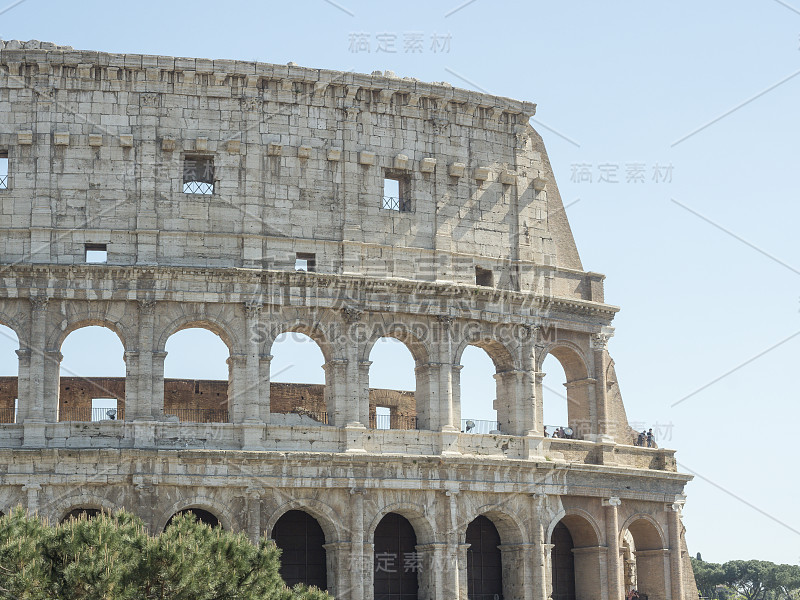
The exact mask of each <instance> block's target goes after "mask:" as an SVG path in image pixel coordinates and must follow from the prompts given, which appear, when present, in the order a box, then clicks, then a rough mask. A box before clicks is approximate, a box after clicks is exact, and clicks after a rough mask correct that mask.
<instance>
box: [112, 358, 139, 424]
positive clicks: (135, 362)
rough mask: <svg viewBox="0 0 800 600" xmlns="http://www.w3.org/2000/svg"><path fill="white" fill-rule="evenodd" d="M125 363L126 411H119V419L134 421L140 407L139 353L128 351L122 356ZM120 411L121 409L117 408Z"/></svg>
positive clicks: (124, 399)
mask: <svg viewBox="0 0 800 600" xmlns="http://www.w3.org/2000/svg"><path fill="white" fill-rule="evenodd" d="M122 359H123V360H124V361H125V397H124V398H123V406H124V407H125V409H124V410H117V419H120V420H124V421H132V420H133V416H134V415H135V414H136V413H137V411H138V406H139V386H138V385H137V382H138V380H139V352H138V351H136V350H126V351H125V353H124V354H123V355H122ZM117 408H118V409H119V408H120V407H117Z"/></svg>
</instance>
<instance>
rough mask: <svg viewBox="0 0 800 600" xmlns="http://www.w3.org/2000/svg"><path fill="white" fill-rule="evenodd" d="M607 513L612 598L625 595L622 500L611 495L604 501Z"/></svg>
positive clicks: (609, 590) (609, 585)
mask: <svg viewBox="0 0 800 600" xmlns="http://www.w3.org/2000/svg"><path fill="white" fill-rule="evenodd" d="M602 504H603V506H604V507H605V513H606V540H607V545H608V554H607V562H608V597H609V598H610V599H611V600H614V599H615V598H619V599H620V600H621V599H622V597H623V596H624V595H625V590H624V588H623V585H622V562H621V555H620V547H619V516H618V514H619V510H618V509H619V506H620V505H621V504H622V501H621V500H620V499H619V498H616V497H611V498H608V499H607V500H603V501H602Z"/></svg>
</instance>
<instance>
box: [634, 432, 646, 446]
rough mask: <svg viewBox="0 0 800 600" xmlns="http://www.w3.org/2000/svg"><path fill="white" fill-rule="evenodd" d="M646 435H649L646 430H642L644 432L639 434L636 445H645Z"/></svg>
mask: <svg viewBox="0 0 800 600" xmlns="http://www.w3.org/2000/svg"><path fill="white" fill-rule="evenodd" d="M646 437H647V434H646V433H645V432H644V431H642V433H640V434H639V437H638V439H637V440H636V445H637V446H644V439H645V438H646Z"/></svg>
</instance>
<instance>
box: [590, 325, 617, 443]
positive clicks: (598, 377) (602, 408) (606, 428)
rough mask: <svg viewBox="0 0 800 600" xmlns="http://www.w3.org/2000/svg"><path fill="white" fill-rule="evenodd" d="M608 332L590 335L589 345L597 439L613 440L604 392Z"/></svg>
mask: <svg viewBox="0 0 800 600" xmlns="http://www.w3.org/2000/svg"><path fill="white" fill-rule="evenodd" d="M611 335H613V334H610V333H598V334H595V335H593V336H592V338H591V342H590V346H591V348H592V355H593V356H592V358H593V363H594V380H595V393H594V396H595V402H596V403H597V409H596V411H597V434H598V438H597V440H598V441H606V442H613V441H614V434H615V433H616V432H615V431H612V428H613V426H614V425H613V423H611V421H610V414H609V407H608V395H607V393H606V367H607V366H608V361H607V357H608V353H607V352H606V348H607V346H608V340H609V339H610V338H611Z"/></svg>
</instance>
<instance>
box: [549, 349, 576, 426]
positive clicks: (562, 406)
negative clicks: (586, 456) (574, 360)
mask: <svg viewBox="0 0 800 600" xmlns="http://www.w3.org/2000/svg"><path fill="white" fill-rule="evenodd" d="M542 372H543V373H545V374H546V375H547V377H546V378H544V381H542V395H541V398H542V411H543V419H542V423H543V424H544V427H545V431H546V433H547V435H548V436H549V437H561V435H562V433H563V434H564V435H566V437H572V436H570V435H569V433H570V432H569V431H568V430H567V428H568V427H569V415H568V404H569V401H568V400H567V390H566V385H567V376H566V375H565V374H564V368H563V367H562V366H561V363H560V362H558V359H557V358H556V357H555V356H553V355H552V354H548V355H547V356H546V357H545V359H544V362H543V363H542ZM570 429H571V428H570ZM554 434H555V435H554ZM572 435H575V432H574V431H573V432H572Z"/></svg>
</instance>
